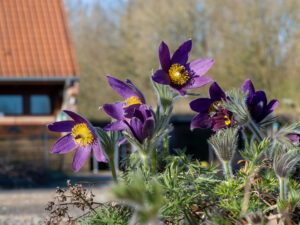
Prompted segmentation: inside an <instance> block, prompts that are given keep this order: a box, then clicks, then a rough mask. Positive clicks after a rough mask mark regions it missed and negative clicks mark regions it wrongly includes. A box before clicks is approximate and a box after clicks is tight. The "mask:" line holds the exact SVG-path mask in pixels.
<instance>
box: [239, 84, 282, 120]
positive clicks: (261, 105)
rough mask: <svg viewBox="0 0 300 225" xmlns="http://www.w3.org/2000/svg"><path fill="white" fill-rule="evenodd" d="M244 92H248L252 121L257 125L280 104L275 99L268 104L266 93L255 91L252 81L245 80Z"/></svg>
mask: <svg viewBox="0 0 300 225" xmlns="http://www.w3.org/2000/svg"><path fill="white" fill-rule="evenodd" d="M242 91H243V92H244V93H246V92H247V91H248V93H247V96H246V104H247V106H248V110H249V112H250V115H251V117H252V119H253V120H254V121H255V122H257V123H259V122H260V121H262V120H263V119H264V118H266V117H267V116H268V115H269V114H271V113H272V112H273V111H274V109H275V108H276V107H277V105H278V103H279V101H278V100H275V99H273V100H271V101H270V102H269V104H268V102H267V97H266V93H265V92H264V91H255V89H254V86H253V84H252V81H251V80H250V79H247V80H245V82H244V84H243V86H242Z"/></svg>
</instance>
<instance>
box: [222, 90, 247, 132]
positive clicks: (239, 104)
mask: <svg viewBox="0 0 300 225" xmlns="http://www.w3.org/2000/svg"><path fill="white" fill-rule="evenodd" d="M226 95H227V96H228V97H229V98H230V100H227V101H224V104H225V107H226V109H228V110H229V111H231V112H232V113H233V118H234V121H235V122H236V123H237V124H238V125H239V126H243V125H245V124H247V123H248V121H249V120H250V114H249V111H248V107H247V105H246V103H245V98H246V96H247V93H243V92H242V91H241V90H239V89H233V90H231V91H228V92H226Z"/></svg>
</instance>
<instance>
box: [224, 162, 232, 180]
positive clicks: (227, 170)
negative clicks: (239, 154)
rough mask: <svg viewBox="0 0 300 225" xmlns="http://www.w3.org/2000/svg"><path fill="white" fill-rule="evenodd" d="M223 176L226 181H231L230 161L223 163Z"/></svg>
mask: <svg viewBox="0 0 300 225" xmlns="http://www.w3.org/2000/svg"><path fill="white" fill-rule="evenodd" d="M223 168H224V175H225V177H226V179H227V180H229V179H232V171H231V166H230V161H223Z"/></svg>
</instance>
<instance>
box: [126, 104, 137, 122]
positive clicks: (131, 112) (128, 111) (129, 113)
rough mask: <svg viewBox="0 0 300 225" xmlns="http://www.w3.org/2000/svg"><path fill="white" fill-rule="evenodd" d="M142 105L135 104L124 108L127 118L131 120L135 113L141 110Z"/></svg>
mask: <svg viewBox="0 0 300 225" xmlns="http://www.w3.org/2000/svg"><path fill="white" fill-rule="evenodd" d="M140 105H141V104H134V105H130V106H128V107H126V108H124V113H125V117H126V118H128V119H131V118H132V117H133V116H134V112H135V111H136V110H137V109H138V108H139V106H140Z"/></svg>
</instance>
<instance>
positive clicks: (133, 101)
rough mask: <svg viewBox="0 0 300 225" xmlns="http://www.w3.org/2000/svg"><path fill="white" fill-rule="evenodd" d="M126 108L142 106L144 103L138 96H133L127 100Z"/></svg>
mask: <svg viewBox="0 0 300 225" xmlns="http://www.w3.org/2000/svg"><path fill="white" fill-rule="evenodd" d="M125 103H126V107H128V106H131V105H136V104H142V101H141V99H140V98H138V97H136V96H131V97H129V98H126V99H125Z"/></svg>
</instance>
